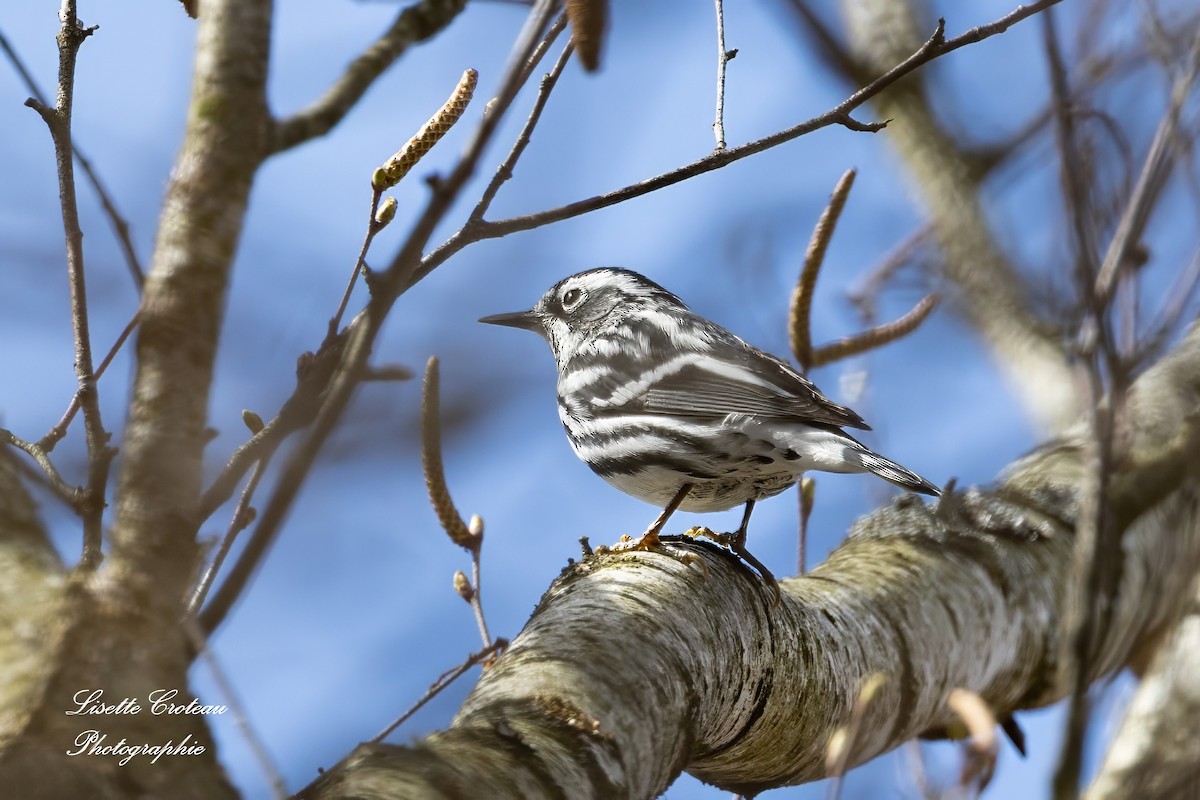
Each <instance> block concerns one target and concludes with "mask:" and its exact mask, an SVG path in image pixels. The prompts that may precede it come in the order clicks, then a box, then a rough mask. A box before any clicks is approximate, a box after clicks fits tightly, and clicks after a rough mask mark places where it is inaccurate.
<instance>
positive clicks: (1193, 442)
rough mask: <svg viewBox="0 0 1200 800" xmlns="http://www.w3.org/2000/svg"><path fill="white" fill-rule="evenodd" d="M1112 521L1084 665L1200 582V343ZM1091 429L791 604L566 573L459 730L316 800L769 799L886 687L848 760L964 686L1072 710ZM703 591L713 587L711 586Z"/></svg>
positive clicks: (466, 710) (691, 579) (909, 515)
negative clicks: (859, 704) (1113, 547)
mask: <svg viewBox="0 0 1200 800" xmlns="http://www.w3.org/2000/svg"><path fill="white" fill-rule="evenodd" d="M1126 423H1127V431H1128V437H1127V439H1126V440H1125V442H1126V446H1125V448H1124V449H1123V450H1122V458H1121V460H1120V465H1119V468H1118V473H1117V475H1116V476H1115V479H1114V483H1113V492H1112V504H1113V505H1112V511H1113V513H1114V515H1115V517H1116V519H1117V520H1118V524H1119V526H1120V529H1121V530H1122V531H1123V538H1122V543H1123V553H1122V559H1121V560H1122V571H1121V580H1120V582H1119V584H1118V587H1117V589H1116V591H1115V592H1114V593H1113V594H1112V595H1111V596H1108V597H1103V598H1099V599H1098V600H1097V602H1099V603H1101V604H1103V606H1104V608H1105V610H1106V615H1105V617H1104V618H1105V619H1106V620H1107V621H1106V625H1105V627H1104V630H1103V633H1102V635H1101V637H1100V641H1099V642H1098V645H1097V649H1096V652H1095V653H1094V657H1093V659H1092V662H1091V664H1090V665H1089V667H1088V672H1089V675H1090V676H1091V678H1093V679H1094V678H1098V677H1100V676H1101V675H1104V674H1107V673H1110V672H1112V671H1113V670H1116V669H1118V668H1120V667H1121V666H1123V665H1125V664H1126V663H1128V662H1129V661H1130V660H1131V659H1132V658H1133V657H1134V655H1135V654H1136V653H1137V651H1138V648H1139V646H1140V645H1142V644H1144V643H1145V640H1147V639H1148V638H1149V637H1152V636H1154V635H1155V634H1156V632H1160V631H1161V630H1163V629H1164V627H1166V626H1168V625H1170V624H1171V623H1172V622H1173V621H1174V620H1175V619H1177V617H1178V614H1179V612H1180V608H1181V605H1182V604H1183V603H1184V602H1186V600H1187V599H1188V598H1189V596H1190V595H1189V588H1190V587H1191V585H1192V581H1193V579H1194V575H1195V572H1196V566H1197V563H1198V562H1200V459H1198V458H1197V457H1196V455H1195V454H1196V452H1198V449H1197V448H1198V447H1200V325H1195V326H1193V328H1192V330H1191V332H1190V333H1189V335H1188V337H1187V338H1186V340H1185V341H1184V343H1183V344H1182V345H1181V346H1180V347H1179V348H1178V349H1177V350H1176V351H1175V352H1174V353H1173V354H1171V355H1170V356H1168V357H1167V358H1166V359H1164V360H1163V361H1162V362H1161V363H1160V364H1159V365H1157V366H1156V367H1155V368H1154V369H1152V370H1151V371H1150V372H1148V373H1147V374H1146V375H1144V376H1143V377H1142V378H1141V379H1140V380H1139V381H1138V383H1137V384H1136V385H1135V387H1134V390H1133V392H1132V393H1131V396H1130V398H1129V406H1128V416H1127V418H1126ZM1083 435H1084V431H1083V429H1082V427H1080V428H1077V429H1075V430H1074V431H1071V432H1068V433H1067V435H1065V436H1064V437H1063V438H1061V439H1058V440H1055V441H1053V442H1051V443H1049V444H1047V445H1045V446H1044V447H1042V448H1041V449H1039V450H1037V451H1036V452H1034V453H1033V454H1031V455H1030V456H1027V457H1026V458H1023V459H1021V460H1020V461H1018V462H1016V463H1014V464H1013V465H1011V467H1010V468H1009V470H1008V471H1007V473H1006V476H1005V477H1004V478H1003V479H1002V480H1001V482H1000V483H999V485H998V486H997V487H996V488H995V489H994V490H990V491H980V490H974V489H972V490H968V491H967V492H965V493H955V494H953V495H952V496H948V497H946V498H945V499H943V500H942V501H941V502H940V504H938V505H937V506H927V505H925V504H923V503H921V502H920V501H918V500H917V499H916V498H915V497H911V496H906V497H902V498H900V499H898V500H897V501H896V502H895V503H894V504H893V505H892V506H891V507H890V508H886V509H883V510H880V511H878V512H876V513H874V514H871V515H870V516H868V517H866V518H864V519H863V520H861V521H860V522H859V523H858V524H857V525H856V526H855V527H854V529H853V530H852V531H851V533H850V536H849V538H848V539H847V541H846V543H845V544H844V545H843V546H842V547H840V548H839V549H838V550H837V551H835V552H834V553H833V555H832V556H831V557H830V558H829V560H828V561H827V562H826V563H824V564H822V565H821V566H820V567H818V568H817V569H815V570H813V571H812V572H811V573H809V574H807V575H804V576H802V577H799V578H794V579H791V580H788V581H784V582H783V587H784V593H785V595H784V600H783V603H782V605H781V606H780V607H778V608H772V607H771V606H770V593H769V591H767V590H766V589H765V588H764V587H763V585H762V584H761V583H760V581H759V580H758V579H757V578H756V577H755V576H754V575H753V574H752V573H750V572H749V571H748V570H746V569H745V568H743V567H742V566H741V565H740V564H738V563H736V562H735V561H734V560H733V559H732V557H730V556H728V555H727V554H725V553H723V552H721V551H718V550H716V549H715V548H712V547H708V546H706V545H703V544H683V543H679V544H676V545H675V546H676V547H678V548H680V549H686V550H687V551H689V552H691V553H694V554H696V555H697V556H698V557H699V558H700V559H701V560H702V561H703V563H704V565H705V569H703V570H702V569H700V568H698V567H697V566H696V565H692V566H689V565H687V564H684V563H681V562H679V561H677V560H675V559H672V558H670V557H668V556H666V555H662V554H656V553H650V554H643V553H636V554H634V553H630V554H604V555H597V556H592V557H589V558H586V559H584V560H583V561H582V562H581V563H578V564H574V565H572V566H570V567H569V568H568V569H566V570H565V571H564V574H563V576H562V577H561V578H560V579H559V580H558V581H556V582H555V584H554V585H553V586H552V587H551V588H550V589H549V591H548V592H547V593H546V595H545V596H544V598H543V600H542V602H541V604H540V605H539V606H538V608H537V609H536V610H535V611H534V614H533V616H532V617H531V619H530V620H529V622H528V624H527V625H526V627H525V629H524V630H523V631H522V632H521V634H520V635H519V636H518V637H517V638H516V639H515V640H514V641H513V643H512V645H511V647H510V649H509V651H508V652H507V653H506V654H505V655H504V656H503V657H502V658H501V659H500V660H499V661H498V662H497V663H496V664H495V665H493V666H492V667H491V668H489V669H488V670H486V671H485V672H484V675H483V677H482V678H481V679H480V681H479V684H478V685H477V686H476V687H475V689H474V690H473V691H472V693H471V695H470V696H469V697H468V699H467V700H466V702H465V703H464V705H463V708H462V710H461V711H460V712H459V714H458V716H457V717H456V719H455V720H454V723H453V725H452V726H451V727H450V728H449V729H448V730H446V731H442V732H439V733H435V734H433V735H431V736H430V737H428V738H427V739H425V740H423V741H421V742H419V743H417V744H416V745H414V746H412V747H397V746H391V745H374V746H369V745H364V746H362V747H360V748H358V749H357V750H356V751H355V752H354V753H352V754H351V755H350V756H349V757H348V758H347V759H346V760H345V761H344V762H343V763H342V764H340V765H338V767H337V768H336V769H333V770H331V771H329V772H327V773H326V774H325V775H324V776H323V777H322V778H321V779H320V780H318V781H317V782H315V783H314V784H313V785H312V786H310V787H309V788H308V789H307V790H306V791H305V792H304V793H302V796H303V797H306V798H322V800H328V799H329V798H341V797H355V798H380V799H381V798H400V797H405V798H412V797H429V798H443V797H461V796H486V795H487V794H488V793H492V794H496V795H499V796H522V797H564V796H565V797H572V798H590V797H595V798H607V797H631V798H641V797H654V796H656V795H657V794H659V793H660V792H662V791H663V790H664V789H665V788H666V787H667V786H669V785H670V783H671V781H673V780H674V779H675V777H676V776H677V775H678V774H679V773H680V772H681V771H683V770H687V771H688V772H690V773H691V774H692V775H694V776H696V777H698V778H700V779H702V780H705V781H707V782H710V783H713V784H715V785H717V786H720V787H722V788H724V789H728V790H731V791H737V792H741V793H743V794H747V795H753V794H754V793H756V792H758V791H762V790H764V789H767V788H772V787H778V786H782V785H788V784H794V783H800V782H804V781H810V780H815V779H817V778H820V777H823V776H824V774H825V768H824V763H825V752H826V747H827V743H828V741H829V738H830V736H831V735H832V734H833V733H834V732H835V731H836V730H837V729H838V728H839V727H841V726H843V725H844V724H845V723H846V722H847V720H848V718H849V714H850V709H851V708H852V706H853V704H854V702H855V699H856V696H857V694H858V691H859V688H860V687H861V686H862V685H863V683H864V682H865V681H866V679H867V678H868V676H870V675H872V674H873V673H883V674H884V675H885V676H886V678H887V683H886V684H885V685H884V687H883V689H882V690H881V691H880V692H879V693H878V694H877V695H876V696H875V699H874V700H873V701H872V702H871V704H870V705H869V706H868V708H867V710H866V717H865V719H864V720H863V725H862V734H861V735H860V736H859V737H858V740H857V741H856V742H854V743H853V745H852V746H853V756H852V758H851V759H850V762H851V763H859V762H861V761H864V760H866V759H869V758H871V757H873V756H875V755H878V754H879V753H882V752H885V751H886V750H889V749H891V748H894V747H896V746H898V745H899V744H901V743H902V742H904V741H906V740H908V739H911V738H912V737H914V736H916V735H917V734H919V733H921V732H923V731H928V730H938V729H942V728H944V727H945V726H946V725H947V724H948V723H949V722H951V714H950V712H949V710H948V708H947V707H946V698H947V696H948V694H949V693H950V691H951V690H952V689H955V688H959V687H962V688H967V689H970V690H972V691H974V692H976V693H978V694H979V695H981V696H982V697H983V698H984V699H985V700H986V701H987V702H988V703H989V704H990V705H991V706H992V708H993V709H994V711H995V712H996V713H997V716H1001V717H1002V716H1004V715H1005V714H1007V713H1008V712H1010V711H1013V710H1017V709H1023V708H1032V707H1037V706H1042V705H1045V704H1047V703H1051V702H1054V701H1055V700H1058V699H1060V698H1062V697H1063V696H1064V695H1065V694H1066V693H1067V691H1068V687H1067V686H1066V685H1065V682H1064V679H1063V677H1062V675H1061V673H1060V670H1059V665H1058V663H1057V658H1058V653H1059V644H1058V636H1059V624H1060V623H1059V621H1060V619H1061V617H1062V604H1063V593H1064V589H1065V587H1066V586H1067V585H1068V581H1067V576H1068V575H1069V571H1070V569H1071V561H1072V552H1073V535H1072V534H1073V528H1072V521H1073V520H1074V518H1075V515H1076V512H1077V502H1076V498H1077V492H1078V487H1079V484H1080V480H1081V477H1082V474H1083V467H1082V465H1081V453H1082V441H1083V438H1082V437H1083ZM706 572H707V575H706V574H705V573H706Z"/></svg>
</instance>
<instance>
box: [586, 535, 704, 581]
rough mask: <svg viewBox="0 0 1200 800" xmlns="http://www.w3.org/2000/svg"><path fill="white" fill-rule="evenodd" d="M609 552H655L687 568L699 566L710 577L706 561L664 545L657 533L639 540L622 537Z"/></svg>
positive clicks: (641, 537)
mask: <svg viewBox="0 0 1200 800" xmlns="http://www.w3.org/2000/svg"><path fill="white" fill-rule="evenodd" d="M608 550H609V552H613V553H635V552H639V551H641V552H654V553H661V554H662V555H664V556H667V557H669V558H673V559H675V560H676V561H678V562H679V563H680V564H684V565H686V566H689V567H691V566H698V567H700V569H701V571H703V572H704V577H706V578H707V577H708V566H707V565H706V564H705V563H704V560H703V559H702V558H700V556H698V555H696V554H695V553H680V552H677V551H675V550H672V549H671V548H669V547H667V546H666V545H665V544H663V542H662V540H661V539H659V538H658V533H657V532H656V531H647V532H646V533H644V534H642V535H641V536H639V537H638V538H636V539H635V538H633V537H632V536H630V535H629V534H625V535H624V536H622V537H621V540H620V541H619V542H617V543H616V544H614V545H613V546H612V547H610V548H608Z"/></svg>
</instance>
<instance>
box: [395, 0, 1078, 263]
mask: <svg viewBox="0 0 1200 800" xmlns="http://www.w3.org/2000/svg"><path fill="white" fill-rule="evenodd" d="M1061 1H1062V0H1039V2H1035V3H1031V4H1029V5H1024V6H1018V7H1017V8H1016V9H1015V10H1014V11H1012V12H1010V13H1009V14H1007V15H1005V16H1004V17H1002V18H1000V19H998V20H996V21H995V22H992V23H989V24H987V25H980V26H978V27H976V28H972V29H971V30H969V31H967V32H966V33H963V34H962V35H961V36H957V37H955V38H953V39H946V38H945V25H944V22H942V21H939V24H938V26H937V28H936V29H935V30H934V32H933V35H932V36H930V37H929V39H928V40H926V41H925V43H924V44H922V45H921V46H920V47H919V48H917V50H916V51H915V52H913V54H912V55H911V56H909V57H908V58H906V59H904V61H902V62H900V63H899V64H897V65H896V66H895V67H892V68H891V69H889V70H888V71H887V72H885V73H884V74H883V75H881V76H880V77H878V78H876V79H875V80H873V81H871V82H870V83H869V84H867V85H866V86H864V87H863V88H861V89H859V90H858V91H857V92H855V93H854V94H852V95H850V97H848V98H847V99H846V100H844V101H843V102H842V103H840V104H839V105H837V106H836V107H835V108H833V109H831V110H829V111H827V112H825V113H824V114H821V115H819V116H816V117H813V118H812V119H810V120H808V121H806V122H802V123H800V124H799V125H795V126H793V127H791V128H788V129H786V130H783V131H779V132H778V133H774V134H771V135H770V136H765V137H763V138H761V139H756V140H755V141H752V142H748V143H746V144H744V145H740V146H738V147H732V148H728V149H726V150H721V151H717V152H713V153H711V154H710V155H708V156H705V157H704V158H701V159H698V160H696V161H693V162H692V163H690V164H686V165H684V166H682V167H678V168H676V169H673V170H671V171H670V172H665V173H663V174H661V175H657V176H655V177H653V178H649V179H647V180H644V181H639V182H638V183H635V184H630V185H629V186H625V187H623V188H621V189H617V190H615V191H612V192H608V193H606V194H602V195H597V196H595V197H590V198H587V199H585V200H579V201H576V202H574V203H568V204H567V205H564V206H559V207H558V208H552V209H547V210H545V211H539V212H537V213H534V214H528V215H525V216H520V217H510V218H508V219H501V220H496V221H491V222H483V223H481V224H479V225H477V226H475V228H473V229H472V231H471V236H470V237H469V238H468V237H465V236H464V237H454V236H452V237H451V238H450V239H449V240H447V241H446V242H445V243H444V244H443V245H442V246H441V247H439V248H438V249H436V250H434V251H433V252H432V253H430V254H429V255H428V256H427V257H426V258H425V259H424V260H423V261H422V263H421V268H420V269H419V270H418V271H417V272H416V274H415V275H414V276H413V281H415V280H420V279H421V278H422V277H424V276H425V275H427V274H428V273H429V272H431V271H432V270H433V269H434V268H435V267H437V266H438V265H440V264H442V263H443V262H444V261H445V260H446V259H447V258H449V257H450V256H451V255H453V254H454V253H456V252H458V251H459V250H461V249H462V248H463V247H464V246H466V245H467V244H470V243H472V242H475V241H479V240H481V239H493V238H496V237H499V236H505V235H507V234H510V233H515V232H517V231H527V230H532V229H534V228H539V227H541V226H543V225H549V224H550V223H553V222H560V221H562V220H565V219H571V218H572V217H577V216H579V215H581V214H586V213H588V212H590V211H595V210H597V209H601V208H607V207H609V206H612V205H616V204H617V203H623V202H625V201H626V200H632V199H633V198H635V197H641V196H642V195H646V194H649V193H650V192H654V191H657V190H659V189H662V188H664V187H667V186H673V185H674V184H676V183H680V182H681V181H685V180H687V179H689V178H694V177H696V176H697V175H703V174H704V173H706V172H711V171H712V170H715V169H720V168H721V167H724V166H726V165H728V164H732V163H733V162H734V161H739V160H741V159H743V158H746V157H747V156H751V155H755V154H757V153H761V152H763V151H764V150H769V149H771V148H772V147H776V146H778V145H780V144H783V143H784V142H788V141H791V140H792V139H796V138H798V137H800V136H803V135H805V134H808V133H812V132H813V131H816V130H820V129H821V128H826V127H829V126H830V125H841V124H845V122H846V120H847V115H848V114H849V113H850V112H851V111H853V110H854V109H856V108H858V107H859V106H861V105H863V104H864V103H866V102H867V101H868V100H870V99H871V98H873V97H875V96H876V95H878V94H879V93H880V92H882V91H884V90H885V89H887V88H888V87H890V86H892V85H893V84H894V83H896V81H898V80H900V79H901V78H903V77H904V76H906V75H908V74H910V73H911V72H913V71H914V70H916V69H917V68H919V67H921V66H923V65H924V64H927V63H928V62H930V61H932V60H934V59H936V58H938V57H940V56H943V55H945V54H946V53H949V52H952V51H954V50H957V49H958V48H960V47H964V46H966V45H968V44H974V43H976V42H980V41H983V40H984V39H987V38H990V37H992V36H995V35H996V34H999V33H1003V32H1004V31H1006V30H1008V28H1009V27H1011V26H1012V25H1014V24H1016V23H1018V22H1020V21H1021V20H1023V19H1026V18H1028V17H1030V16H1033V15H1034V14H1037V13H1038V12H1040V11H1043V10H1044V9H1047V8H1049V7H1051V6H1053V5H1056V4H1057V3H1059V2H1061ZM410 283H411V282H410Z"/></svg>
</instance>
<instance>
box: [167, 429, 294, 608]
mask: <svg viewBox="0 0 1200 800" xmlns="http://www.w3.org/2000/svg"><path fill="white" fill-rule="evenodd" d="M274 454H275V449H274V448H273V447H272V448H268V449H267V450H266V451H265V452H263V454H262V455H261V456H260V457H259V459H258V461H256V462H255V464H254V471H253V472H252V473H250V480H248V481H246V486H245V488H243V489H242V494H241V496H240V497H239V498H238V502H237V506H236V507H235V508H234V510H233V517H232V518H231V519H230V520H229V527H228V528H227V529H226V530H225V535H224V536H222V537H221V544H220V546H219V547H218V548H217V552H216V553H215V554H214V555H213V558H212V561H210V562H209V564H208V566H207V567H206V568H205V570H204V574H203V575H201V576H200V580H198V581H197V582H196V586H195V588H193V589H192V595H191V597H190V598H189V599H188V604H187V609H186V610H185V612H184V614H185V615H186V616H187V617H188V618H189V619H194V618H195V617H196V615H197V614H199V613H200V608H201V606H203V605H204V601H205V599H206V598H207V597H208V590H209V589H211V588H212V585H213V582H214V581H215V580H216V579H217V574H218V573H220V571H221V565H222V564H224V563H225V558H226V557H227V556H228V555H229V551H230V550H231V549H233V543H234V540H236V539H237V536H238V534H239V533H241V532H242V531H243V530H245V529H246V528H247V527H248V526H249V525H250V523H252V522H254V509H253V507H251V505H250V502H251V501H252V500H253V499H254V492H255V491H256V490H257V489H258V484H259V483H260V482H261V481H262V479H263V475H265V474H266V472H267V467H268V466H269V465H270V463H271V456H273V455H274Z"/></svg>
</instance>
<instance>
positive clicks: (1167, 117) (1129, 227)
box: [1094, 34, 1200, 302]
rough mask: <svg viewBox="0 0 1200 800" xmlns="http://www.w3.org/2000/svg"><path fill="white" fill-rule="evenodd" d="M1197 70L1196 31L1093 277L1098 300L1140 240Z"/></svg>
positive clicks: (1107, 295) (1112, 284)
mask: <svg viewBox="0 0 1200 800" xmlns="http://www.w3.org/2000/svg"><path fill="white" fill-rule="evenodd" d="M1198 71H1200V34H1197V36H1196V37H1195V38H1194V39H1193V40H1192V44H1191V47H1190V48H1189V51H1188V55H1187V61H1186V63H1185V65H1184V68H1183V70H1182V72H1181V73H1180V74H1179V76H1178V77H1177V78H1176V79H1175V81H1174V83H1173V85H1172V87H1171V100H1170V102H1169V103H1168V105H1167V110H1166V113H1165V114H1163V118H1162V120H1161V121H1160V122H1159V124H1158V128H1157V129H1156V130H1155V132H1154V141H1153V142H1152V143H1151V145H1150V151H1149V152H1148V153H1147V154H1146V160H1145V162H1144V163H1143V165H1142V171H1141V174H1139V175H1138V181H1137V186H1136V187H1135V188H1134V190H1133V196H1132V197H1130V198H1129V203H1128V204H1127V205H1126V206H1125V213H1124V214H1122V215H1121V222H1120V223H1119V224H1118V225H1117V231H1116V233H1115V234H1113V239H1112V242H1111V243H1110V244H1109V247H1108V250H1107V252H1105V254H1104V261H1103V262H1102V263H1101V265H1100V273H1099V274H1098V275H1097V276H1096V286H1095V289H1094V294H1095V296H1096V297H1097V298H1099V300H1100V301H1101V302H1107V301H1108V299H1109V298H1111V297H1112V293H1113V291H1114V287H1115V285H1116V282H1117V280H1116V279H1117V275H1118V273H1119V269H1120V267H1121V266H1122V265H1123V264H1125V262H1126V261H1127V260H1128V259H1129V257H1130V253H1131V252H1132V251H1133V248H1134V247H1136V246H1137V244H1138V243H1139V242H1140V241H1141V238H1142V233H1143V231H1145V229H1146V224H1147V223H1148V222H1149V220H1150V212H1151V211H1152V210H1153V209H1154V206H1155V203H1156V201H1157V199H1158V196H1159V193H1160V192H1161V191H1162V188H1163V185H1164V184H1165V183H1166V178H1167V176H1168V174H1169V173H1170V169H1171V164H1172V161H1173V160H1174V157H1175V150H1176V148H1175V144H1176V143H1175V136H1176V131H1177V130H1178V128H1179V117H1180V115H1181V114H1182V112H1183V105H1184V103H1186V102H1187V99H1188V97H1189V96H1190V94H1191V91H1192V85H1193V84H1194V83H1195V81H1196V75H1197V72H1198Z"/></svg>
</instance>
